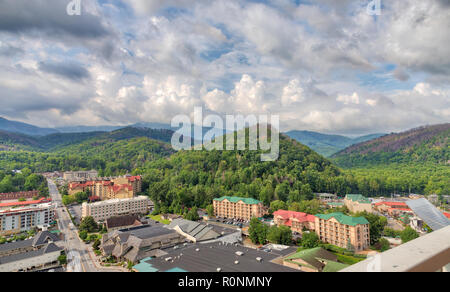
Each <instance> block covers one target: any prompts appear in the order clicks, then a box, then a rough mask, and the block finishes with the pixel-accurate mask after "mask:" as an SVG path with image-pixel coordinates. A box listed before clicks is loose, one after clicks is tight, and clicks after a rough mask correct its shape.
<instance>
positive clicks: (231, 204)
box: [213, 196, 267, 220]
mask: <svg viewBox="0 0 450 292" xmlns="http://www.w3.org/2000/svg"><path fill="white" fill-rule="evenodd" d="M213 206H214V215H215V216H217V217H222V218H233V219H244V220H250V219H252V218H253V217H257V218H259V217H262V216H264V215H265V214H267V209H266V208H265V207H264V205H263V203H262V202H261V201H258V200H255V199H252V198H241V197H228V196H224V197H221V198H218V199H214V201H213Z"/></svg>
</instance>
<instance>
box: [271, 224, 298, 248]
mask: <svg viewBox="0 0 450 292" xmlns="http://www.w3.org/2000/svg"><path fill="white" fill-rule="evenodd" d="M267 240H269V241H270V242H272V243H277V244H285V245H288V244H291V243H292V231H291V229H290V228H289V227H287V226H284V225H282V226H280V227H277V226H272V227H270V228H269V231H268V233H267Z"/></svg>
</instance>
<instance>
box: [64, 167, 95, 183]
mask: <svg viewBox="0 0 450 292" xmlns="http://www.w3.org/2000/svg"><path fill="white" fill-rule="evenodd" d="M96 177H98V171H96V170H89V171H68V172H64V174H63V178H64V180H66V181H69V182H71V181H80V180H90V179H94V178H96Z"/></svg>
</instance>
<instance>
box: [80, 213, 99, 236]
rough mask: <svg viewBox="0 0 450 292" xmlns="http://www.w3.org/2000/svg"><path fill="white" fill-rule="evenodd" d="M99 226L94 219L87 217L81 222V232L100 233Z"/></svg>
mask: <svg viewBox="0 0 450 292" xmlns="http://www.w3.org/2000/svg"><path fill="white" fill-rule="evenodd" d="M98 229H99V228H98V224H97V222H95V220H94V218H93V217H91V216H88V217H85V218H84V219H83V220H81V223H80V227H79V230H80V231H86V232H89V233H92V232H97V231H98Z"/></svg>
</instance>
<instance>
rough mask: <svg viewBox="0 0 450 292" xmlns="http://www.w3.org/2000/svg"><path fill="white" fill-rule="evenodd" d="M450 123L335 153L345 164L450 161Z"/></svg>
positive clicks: (340, 164) (381, 139) (343, 165)
mask: <svg viewBox="0 0 450 292" xmlns="http://www.w3.org/2000/svg"><path fill="white" fill-rule="evenodd" d="M449 137H450V123H448V124H442V125H435V126H428V127H421V128H417V129H413V130H410V131H406V132H403V133H399V134H390V135H386V136H383V137H380V138H378V139H374V140H371V141H368V142H364V143H360V144H357V145H354V146H351V147H349V148H347V149H345V150H343V151H341V152H339V153H337V154H336V155H334V156H333V160H334V161H335V162H336V163H337V164H338V165H339V166H341V167H345V168H350V167H365V166H369V165H384V164H390V163H404V164H409V163H437V164H448V162H449V161H450V139H449Z"/></svg>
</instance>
